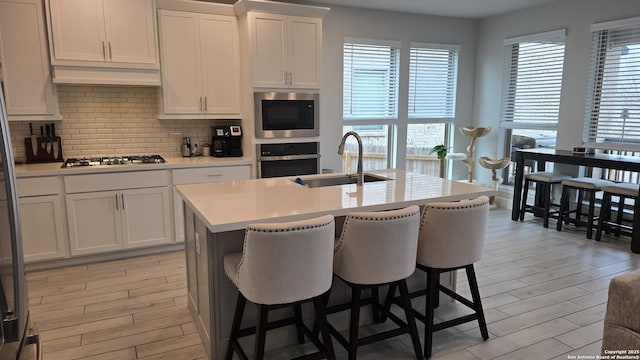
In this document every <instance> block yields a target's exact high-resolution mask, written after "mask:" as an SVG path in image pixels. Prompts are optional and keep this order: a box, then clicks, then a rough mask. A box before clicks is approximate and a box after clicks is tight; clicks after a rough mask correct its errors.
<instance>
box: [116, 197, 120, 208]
mask: <svg viewBox="0 0 640 360" xmlns="http://www.w3.org/2000/svg"><path fill="white" fill-rule="evenodd" d="M116 210H120V200H119V198H118V193H116Z"/></svg>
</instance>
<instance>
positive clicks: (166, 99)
mask: <svg viewBox="0 0 640 360" xmlns="http://www.w3.org/2000/svg"><path fill="white" fill-rule="evenodd" d="M158 18H159V20H158V23H159V32H160V53H161V58H162V108H161V115H160V117H161V118H180V117H186V118H240V117H241V115H240V64H239V62H240V55H239V44H238V25H237V21H236V18H235V16H229V15H217V14H208V13H204V14H203V13H195V12H188V11H175V10H159V11H158Z"/></svg>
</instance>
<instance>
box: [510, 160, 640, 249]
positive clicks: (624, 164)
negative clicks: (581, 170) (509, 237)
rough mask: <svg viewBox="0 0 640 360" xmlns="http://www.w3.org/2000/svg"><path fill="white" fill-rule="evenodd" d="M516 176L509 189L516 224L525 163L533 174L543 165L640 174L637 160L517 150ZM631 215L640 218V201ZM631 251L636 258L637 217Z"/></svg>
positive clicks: (639, 239)
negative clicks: (532, 162)
mask: <svg viewBox="0 0 640 360" xmlns="http://www.w3.org/2000/svg"><path fill="white" fill-rule="evenodd" d="M513 160H515V162H516V176H515V184H514V189H513V203H512V208H511V209H512V210H511V220H513V221H518V219H519V215H520V207H521V203H522V201H525V200H523V199H522V185H523V180H524V168H525V163H526V162H527V161H529V162H530V161H534V162H535V163H536V170H537V171H545V168H546V163H548V162H549V163H554V164H568V165H577V166H585V167H591V168H601V169H612V170H622V171H631V172H640V157H635V156H625V155H613V154H605V153H595V152H590V151H585V152H574V151H572V150H561V149H553V148H532V149H519V150H517V151H516V152H515V159H513ZM633 211H634V214H640V201H635V202H634V208H633ZM633 229H634V231H632V236H631V251H632V252H633V253H636V254H640V215H639V216H634V217H633Z"/></svg>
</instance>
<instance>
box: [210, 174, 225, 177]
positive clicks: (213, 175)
mask: <svg viewBox="0 0 640 360" xmlns="http://www.w3.org/2000/svg"><path fill="white" fill-rule="evenodd" d="M207 176H208V177H220V176H223V175H222V174H209V175H207Z"/></svg>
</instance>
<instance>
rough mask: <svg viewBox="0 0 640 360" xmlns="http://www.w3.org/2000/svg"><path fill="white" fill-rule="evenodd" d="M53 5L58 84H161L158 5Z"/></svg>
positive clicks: (72, 0) (65, 1)
mask: <svg viewBox="0 0 640 360" xmlns="http://www.w3.org/2000/svg"><path fill="white" fill-rule="evenodd" d="M47 2H48V14H47V15H48V18H49V33H50V37H49V38H50V42H51V46H50V50H51V63H52V65H54V67H55V76H54V82H57V83H95V84H122V85H159V84H160V73H159V61H158V51H157V40H156V38H157V37H156V24H155V15H154V12H155V2H154V0H47ZM96 68H99V69H98V70H96ZM104 68H109V70H105V69H104Z"/></svg>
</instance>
